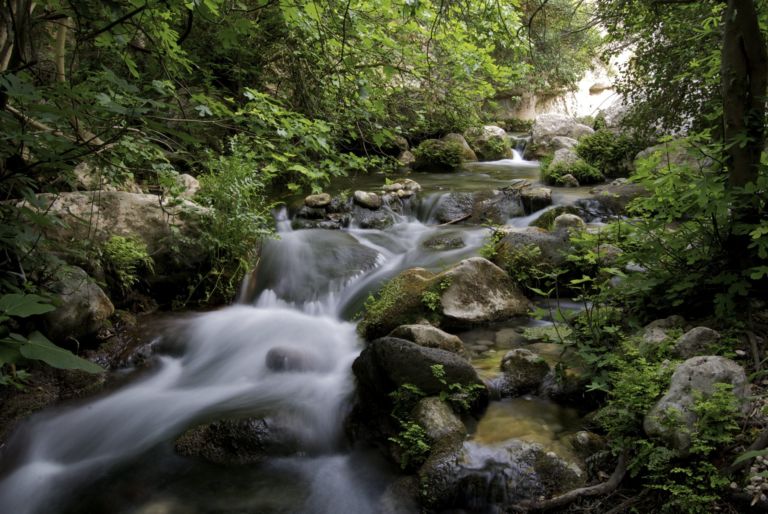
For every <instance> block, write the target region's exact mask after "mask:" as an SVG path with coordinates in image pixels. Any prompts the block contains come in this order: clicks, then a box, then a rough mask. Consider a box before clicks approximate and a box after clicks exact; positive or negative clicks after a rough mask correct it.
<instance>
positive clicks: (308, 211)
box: [296, 205, 328, 220]
mask: <svg viewBox="0 0 768 514" xmlns="http://www.w3.org/2000/svg"><path fill="white" fill-rule="evenodd" d="M327 215H328V212H327V211H326V210H325V209H324V208H322V207H313V206H310V205H304V206H302V207H301V208H300V209H299V211H298V212H297V213H296V217H297V218H299V219H305V220H323V219H325V217H326V216H327Z"/></svg>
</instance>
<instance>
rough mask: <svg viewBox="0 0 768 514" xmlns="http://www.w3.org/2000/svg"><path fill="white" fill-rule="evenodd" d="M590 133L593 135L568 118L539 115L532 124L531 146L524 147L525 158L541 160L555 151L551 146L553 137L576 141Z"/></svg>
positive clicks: (556, 115)
mask: <svg viewBox="0 0 768 514" xmlns="http://www.w3.org/2000/svg"><path fill="white" fill-rule="evenodd" d="M592 133H594V130H593V129H592V128H590V127H587V126H586V125H582V124H580V123H578V122H577V121H576V120H575V119H573V118H571V117H569V116H564V115H562V114H540V115H539V116H537V117H536V120H535V121H534V123H533V129H532V132H531V144H530V145H528V147H526V156H530V157H532V158H541V157H543V156H545V155H547V154H549V153H551V152H552V151H554V150H555V148H554V146H553V144H552V140H553V138H555V137H558V136H565V137H568V138H571V139H575V140H577V141H578V140H579V139H581V138H582V137H584V136H586V135H589V134H592Z"/></svg>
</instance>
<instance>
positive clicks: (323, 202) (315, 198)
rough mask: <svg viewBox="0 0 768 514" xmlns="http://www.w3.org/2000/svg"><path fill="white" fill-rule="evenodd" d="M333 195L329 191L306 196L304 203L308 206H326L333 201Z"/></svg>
mask: <svg viewBox="0 0 768 514" xmlns="http://www.w3.org/2000/svg"><path fill="white" fill-rule="evenodd" d="M331 200H332V198H331V195H329V194H328V193H320V194H316V195H309V196H307V197H306V198H304V205H306V206H307V207H312V208H316V207H326V206H327V205H330V203H331Z"/></svg>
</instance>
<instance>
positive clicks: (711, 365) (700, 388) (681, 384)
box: [643, 356, 748, 454]
mask: <svg viewBox="0 0 768 514" xmlns="http://www.w3.org/2000/svg"><path fill="white" fill-rule="evenodd" d="M721 383H722V384H731V385H732V386H733V394H734V396H735V397H736V398H737V399H738V400H740V401H741V402H742V406H746V399H747V394H748V385H747V376H746V374H745V373H744V369H743V368H742V367H741V366H739V365H738V364H736V363H735V362H733V361H732V360H730V359H726V358H725V357H719V356H703V357H693V358H690V359H688V360H686V361H685V362H683V363H682V364H680V365H679V366H678V368H677V369H676V370H675V372H674V374H673V375H672V379H671V380H670V384H669V389H668V390H667V392H666V393H665V394H664V396H663V397H662V398H661V399H660V400H659V401H658V402H657V403H656V405H654V406H653V407H652V408H651V410H650V411H649V412H648V413H647V414H646V416H645V419H644V421H643V428H644V429H645V433H646V434H647V435H648V436H651V437H661V438H662V439H664V440H665V441H666V442H667V443H668V444H669V445H670V446H671V447H672V448H674V449H675V450H677V451H679V452H680V453H681V454H686V453H687V452H688V450H689V449H690V446H691V432H692V431H693V430H694V429H695V422H696V419H697V415H696V413H695V412H694V411H693V407H694V404H695V403H696V399H697V396H700V395H703V396H704V397H706V396H708V395H711V394H712V393H713V392H714V391H715V385H716V384H721ZM670 416H672V417H673V418H674V419H675V421H674V422H672V423H669V422H668V421H667V420H668V419H669V418H670Z"/></svg>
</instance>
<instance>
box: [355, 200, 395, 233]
mask: <svg viewBox="0 0 768 514" xmlns="http://www.w3.org/2000/svg"><path fill="white" fill-rule="evenodd" d="M352 223H353V224H354V225H355V226H357V227H360V228H371V229H377V230H383V229H385V228H388V227H391V226H392V225H393V224H394V223H395V216H394V214H393V213H392V212H391V211H388V210H384V209H377V210H371V209H369V208H367V207H361V206H359V205H355V207H354V208H353V209H352Z"/></svg>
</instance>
